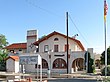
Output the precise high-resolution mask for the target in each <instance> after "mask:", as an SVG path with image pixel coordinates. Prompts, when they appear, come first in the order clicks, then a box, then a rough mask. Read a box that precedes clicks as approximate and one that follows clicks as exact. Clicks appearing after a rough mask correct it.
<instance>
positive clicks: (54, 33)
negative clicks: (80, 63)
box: [33, 31, 85, 51]
mask: <svg viewBox="0 0 110 82" xmlns="http://www.w3.org/2000/svg"><path fill="white" fill-rule="evenodd" d="M53 35H61V36H63V37H64V38H67V36H66V35H64V34H61V33H59V32H56V31H54V32H52V33H50V34H49V35H47V36H45V37H43V38H41V39H39V40H38V41H36V42H34V43H33V44H34V45H38V44H39V43H41V42H42V41H44V40H47V39H48V38H50V37H51V36H53ZM68 38H69V39H71V40H73V41H75V42H76V43H77V44H78V45H79V46H80V48H81V49H82V50H83V51H84V50H85V49H84V47H83V45H82V44H81V42H80V41H79V40H77V39H74V38H71V37H68Z"/></svg>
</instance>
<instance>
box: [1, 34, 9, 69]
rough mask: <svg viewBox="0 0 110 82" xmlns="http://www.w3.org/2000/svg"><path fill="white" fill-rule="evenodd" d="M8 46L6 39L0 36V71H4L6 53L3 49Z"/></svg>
mask: <svg viewBox="0 0 110 82" xmlns="http://www.w3.org/2000/svg"><path fill="white" fill-rule="evenodd" d="M7 44H8V42H7V39H6V37H5V36H4V35H2V34H0V71H4V70H6V61H5V58H6V57H7V51H6V49H4V47H6V46H7Z"/></svg>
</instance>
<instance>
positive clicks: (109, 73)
mask: <svg viewBox="0 0 110 82" xmlns="http://www.w3.org/2000/svg"><path fill="white" fill-rule="evenodd" d="M101 73H102V75H105V67H104V68H102V69H101ZM107 76H110V65H109V66H107Z"/></svg>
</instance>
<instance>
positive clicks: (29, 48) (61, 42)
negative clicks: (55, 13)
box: [6, 30, 93, 73]
mask: <svg viewBox="0 0 110 82" xmlns="http://www.w3.org/2000/svg"><path fill="white" fill-rule="evenodd" d="M37 38H38V33H37V31H36V30H29V31H27V42H26V43H17V44H12V45H9V46H7V47H6V49H8V50H9V51H11V54H10V55H18V56H22V55H29V56H33V54H40V55H41V57H42V68H43V72H47V71H48V69H49V70H51V73H66V72H67V36H66V35H64V34H62V33H59V32H56V31H54V32H52V33H50V34H48V35H47V36H45V37H43V38H41V39H39V40H38V39H37ZM17 45H18V47H17ZM20 45H21V46H20ZM68 48H69V49H68V51H69V54H68V55H69V56H68V63H69V64H68V68H69V73H73V72H76V71H82V70H84V66H85V62H84V60H85V58H84V55H85V52H86V51H85V48H84V46H83V44H82V43H81V42H80V41H79V40H77V39H75V38H72V37H69V38H68ZM88 50H89V51H90V53H91V54H92V55H93V49H92V48H89V49H88ZM12 51H13V53H12ZM15 52H16V53H15ZM24 68H25V71H26V72H36V65H28V64H25V65H24Z"/></svg>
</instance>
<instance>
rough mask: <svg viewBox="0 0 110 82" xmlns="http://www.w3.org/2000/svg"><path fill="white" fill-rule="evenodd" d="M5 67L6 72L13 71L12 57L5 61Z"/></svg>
mask: <svg viewBox="0 0 110 82" xmlns="http://www.w3.org/2000/svg"><path fill="white" fill-rule="evenodd" d="M6 69H7V72H15V62H14V60H13V59H11V58H10V59H8V60H7V61H6Z"/></svg>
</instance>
